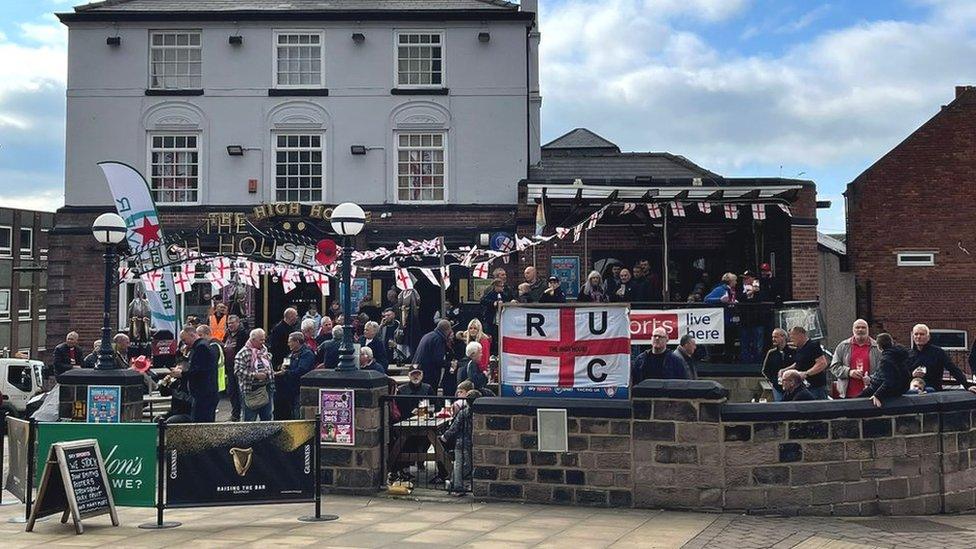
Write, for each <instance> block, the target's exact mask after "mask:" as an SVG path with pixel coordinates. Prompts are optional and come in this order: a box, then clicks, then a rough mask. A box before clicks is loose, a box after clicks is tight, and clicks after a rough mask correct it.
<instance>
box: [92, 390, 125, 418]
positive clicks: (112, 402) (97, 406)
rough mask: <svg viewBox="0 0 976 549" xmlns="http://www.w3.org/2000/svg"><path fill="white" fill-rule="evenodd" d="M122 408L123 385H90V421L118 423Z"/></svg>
mask: <svg viewBox="0 0 976 549" xmlns="http://www.w3.org/2000/svg"><path fill="white" fill-rule="evenodd" d="M121 408H122V387H121V386H119V385H89V386H88V420H87V421H88V423H118V422H119V421H120V419H119V416H120V412H121Z"/></svg>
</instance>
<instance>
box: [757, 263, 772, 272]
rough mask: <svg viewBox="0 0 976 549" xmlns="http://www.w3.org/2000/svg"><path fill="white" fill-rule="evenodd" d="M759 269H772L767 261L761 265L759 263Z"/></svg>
mask: <svg viewBox="0 0 976 549" xmlns="http://www.w3.org/2000/svg"><path fill="white" fill-rule="evenodd" d="M759 270H760V271H772V269H771V268H770V267H769V263H763V264H762V265H760V266H759Z"/></svg>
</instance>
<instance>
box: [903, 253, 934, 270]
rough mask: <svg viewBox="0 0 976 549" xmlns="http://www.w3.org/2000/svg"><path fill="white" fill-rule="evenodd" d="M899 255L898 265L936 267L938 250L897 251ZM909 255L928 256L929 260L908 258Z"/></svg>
mask: <svg viewBox="0 0 976 549" xmlns="http://www.w3.org/2000/svg"><path fill="white" fill-rule="evenodd" d="M895 253H896V257H897V265H898V266H899V267H935V254H936V252H929V251H915V252H895ZM908 256H928V257H929V258H928V259H927V260H922V261H914V260H908V261H906V258H907V257H908Z"/></svg>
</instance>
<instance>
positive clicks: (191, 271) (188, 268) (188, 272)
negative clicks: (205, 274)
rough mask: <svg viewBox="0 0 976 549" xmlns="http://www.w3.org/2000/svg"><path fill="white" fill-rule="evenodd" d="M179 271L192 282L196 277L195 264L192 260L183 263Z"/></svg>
mask: <svg viewBox="0 0 976 549" xmlns="http://www.w3.org/2000/svg"><path fill="white" fill-rule="evenodd" d="M180 270H182V271H183V274H184V275H185V276H186V277H187V278H189V279H190V280H193V279H194V278H196V276H197V262H196V261H193V260H192V259H188V260H186V261H184V262H183V265H182V266H181V267H180Z"/></svg>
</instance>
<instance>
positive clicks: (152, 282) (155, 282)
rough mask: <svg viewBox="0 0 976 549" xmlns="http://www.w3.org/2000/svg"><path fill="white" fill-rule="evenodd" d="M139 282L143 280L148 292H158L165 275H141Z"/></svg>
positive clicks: (154, 272) (154, 273)
mask: <svg viewBox="0 0 976 549" xmlns="http://www.w3.org/2000/svg"><path fill="white" fill-rule="evenodd" d="M139 280H141V281H142V283H143V285H144V286H145V287H146V291H149V292H158V291H159V287H160V286H161V285H162V280H163V273H161V272H159V271H149V272H146V273H142V274H141V275H139Z"/></svg>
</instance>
